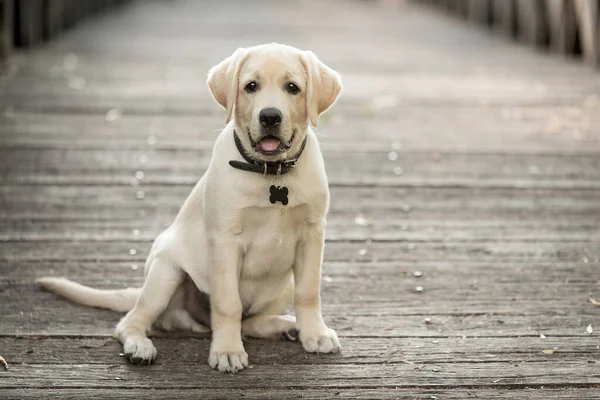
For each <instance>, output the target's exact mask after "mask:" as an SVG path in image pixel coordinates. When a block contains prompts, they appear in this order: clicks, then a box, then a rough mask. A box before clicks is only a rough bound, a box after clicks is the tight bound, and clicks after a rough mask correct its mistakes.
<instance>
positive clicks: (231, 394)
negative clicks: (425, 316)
mask: <svg viewBox="0 0 600 400" xmlns="http://www.w3.org/2000/svg"><path fill="white" fill-rule="evenodd" d="M3 390H4V391H5V393H6V394H7V395H8V396H12V397H15V398H27V399H57V400H78V399H82V398H86V399H100V400H104V399H106V398H109V397H110V396H113V395H114V393H115V391H114V389H76V388H69V389H54V388H43V389H14V390H13V389H8V388H5V389H3ZM597 390H598V389H597V388H578V387H571V386H567V387H563V388H553V387H550V388H549V387H544V388H543V389H542V388H522V389H521V388H495V389H479V388H468V389H453V388H450V389H440V388H436V389H417V388H411V389H402V388H385V389H360V388H339V389H336V388H332V389H327V388H323V389H321V388H317V389H307V388H302V389H295V388H289V389H272V388H268V389H267V388H264V389H221V388H219V389H218V390H211V389H206V390H202V389H194V390H186V389H178V388H170V389H154V388H152V389H148V388H146V389H143V388H136V389H128V390H122V391H119V397H120V398H123V399H140V398H149V397H154V396H156V397H157V398H168V397H173V398H177V399H182V400H187V399H193V400H196V399H198V398H202V399H212V398H219V399H232V398H240V397H243V398H245V399H261V400H262V399H267V400H270V399H277V400H278V399H283V398H286V399H294V398H302V399H317V400H321V399H324V398H336V397H340V396H343V397H341V398H344V399H398V398H412V397H419V396H420V397H423V398H430V399H431V398H432V396H433V397H437V398H440V399H446V400H464V399H465V398H470V397H473V398H480V399H490V400H496V399H505V398H507V397H510V398H511V399H515V400H536V399H543V400H554V399H556V400H558V399H560V400H581V399H590V398H593V396H594V395H595V394H596V391H597Z"/></svg>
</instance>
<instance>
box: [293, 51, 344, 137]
mask: <svg viewBox="0 0 600 400" xmlns="http://www.w3.org/2000/svg"><path fill="white" fill-rule="evenodd" d="M302 63H303V64H304V68H305V69H306V75H307V84H306V110H307V112H308V118H309V119H310V122H312V124H313V126H314V127H317V124H318V123H319V115H321V114H322V113H323V112H325V111H326V110H327V109H328V108H329V107H331V106H332V105H333V103H334V102H335V100H336V99H337V97H338V95H339V94H340V92H341V90H342V78H340V75H339V74H338V73H337V72H335V71H334V70H332V69H331V68H329V67H328V66H327V65H325V64H323V63H322V62H321V61H320V60H319V59H318V58H317V56H315V54H314V53H313V52H312V51H305V52H304V54H303V56H302Z"/></svg>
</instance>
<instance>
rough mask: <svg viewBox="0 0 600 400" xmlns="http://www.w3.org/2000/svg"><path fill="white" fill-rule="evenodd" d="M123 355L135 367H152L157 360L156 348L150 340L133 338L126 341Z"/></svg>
mask: <svg viewBox="0 0 600 400" xmlns="http://www.w3.org/2000/svg"><path fill="white" fill-rule="evenodd" d="M123 355H124V357H125V358H126V359H127V361H129V363H130V364H134V365H150V364H152V362H153V361H154V360H155V359H156V348H155V347H154V345H153V344H152V341H151V340H150V339H148V338H131V339H127V340H126V341H125V345H124V346H123Z"/></svg>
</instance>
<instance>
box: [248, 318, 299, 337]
mask: <svg viewBox="0 0 600 400" xmlns="http://www.w3.org/2000/svg"><path fill="white" fill-rule="evenodd" d="M242 333H243V334H244V336H251V337H255V338H260V339H280V338H281V339H286V340H291V341H296V340H298V329H297V328H296V317H294V316H292V315H256V316H254V317H250V318H248V319H245V320H244V321H243V322H242Z"/></svg>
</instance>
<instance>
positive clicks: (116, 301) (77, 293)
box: [36, 276, 142, 312]
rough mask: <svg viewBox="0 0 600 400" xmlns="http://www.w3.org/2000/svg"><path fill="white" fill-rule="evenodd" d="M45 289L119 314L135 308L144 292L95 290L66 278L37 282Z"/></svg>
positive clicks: (41, 279) (49, 278) (80, 302)
mask: <svg viewBox="0 0 600 400" xmlns="http://www.w3.org/2000/svg"><path fill="white" fill-rule="evenodd" d="M36 283H37V284H38V285H40V286H41V287H43V288H44V289H46V290H48V291H50V292H53V293H56V294H58V295H60V296H62V297H65V298H67V299H69V300H71V301H73V302H75V303H78V304H83V305H84V306H88V307H98V308H107V309H109V310H113V311H117V312H127V311H129V310H131V309H132V308H133V306H134V305H135V302H136V300H137V298H138V296H139V295H140V293H141V292H142V289H141V288H127V289H117V290H101V289H94V288H91V287H89V286H83V285H80V284H79V283H77V282H73V281H70V280H68V279H66V278H54V277H49V276H48V277H44V278H39V279H38V280H36Z"/></svg>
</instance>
